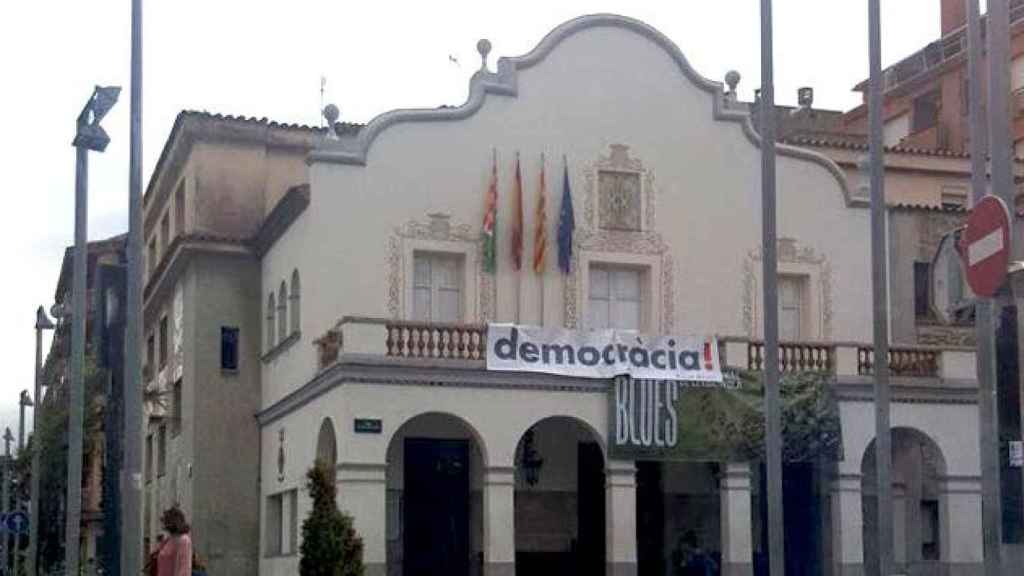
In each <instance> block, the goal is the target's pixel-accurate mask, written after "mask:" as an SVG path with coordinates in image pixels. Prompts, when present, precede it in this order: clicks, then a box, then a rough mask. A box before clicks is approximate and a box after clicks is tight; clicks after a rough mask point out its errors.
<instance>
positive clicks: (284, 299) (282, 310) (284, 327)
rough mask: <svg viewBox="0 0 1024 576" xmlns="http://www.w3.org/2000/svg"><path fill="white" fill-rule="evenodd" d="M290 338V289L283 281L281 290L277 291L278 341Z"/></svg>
mask: <svg viewBox="0 0 1024 576" xmlns="http://www.w3.org/2000/svg"><path fill="white" fill-rule="evenodd" d="M287 337H288V288H287V287H285V285H284V280H281V288H280V289H279V290H278V291H277V341H278V342H281V341H283V340H284V339H285V338H287Z"/></svg>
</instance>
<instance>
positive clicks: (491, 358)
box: [487, 324, 722, 382]
mask: <svg viewBox="0 0 1024 576" xmlns="http://www.w3.org/2000/svg"><path fill="white" fill-rule="evenodd" d="M487 369H488V370H501V371H510V372H544V373H548V374H561V375H564V376H578V377H582V378H613V377H615V376H618V375H621V374H629V375H630V376H632V377H633V378H648V379H652V380H688V381H696V382H721V381H722V370H721V364H720V363H719V359H718V341H717V340H716V339H715V338H714V337H713V336H655V337H651V336H645V335H643V334H640V333H638V332H635V331H631V330H597V331H579V330H565V329H563V328H540V327H536V326H517V325H514V324H490V325H488V326H487Z"/></svg>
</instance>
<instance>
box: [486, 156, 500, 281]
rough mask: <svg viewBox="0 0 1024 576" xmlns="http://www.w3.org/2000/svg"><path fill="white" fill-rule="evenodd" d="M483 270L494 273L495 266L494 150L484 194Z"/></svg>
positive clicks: (495, 176)
mask: <svg viewBox="0 0 1024 576" xmlns="http://www.w3.org/2000/svg"><path fill="white" fill-rule="evenodd" d="M483 228H484V229H483V240H484V271H485V272H487V273H489V274H494V271H495V269H496V268H497V266H496V264H497V262H496V258H495V256H496V254H497V244H496V242H495V239H496V238H497V229H498V154H497V152H495V154H494V159H493V160H492V161H491V184H490V186H488V187H487V194H486V195H485V196H484V227H483Z"/></svg>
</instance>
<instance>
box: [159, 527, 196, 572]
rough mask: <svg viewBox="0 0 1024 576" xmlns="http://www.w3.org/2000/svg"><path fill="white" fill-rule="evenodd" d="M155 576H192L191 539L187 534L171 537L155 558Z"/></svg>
mask: <svg viewBox="0 0 1024 576" xmlns="http://www.w3.org/2000/svg"><path fill="white" fill-rule="evenodd" d="M156 573H157V576H192V539H191V538H189V536H188V534H181V535H179V536H171V537H170V538H168V539H167V540H166V541H165V542H164V544H163V546H161V547H160V552H158V553H157V557H156Z"/></svg>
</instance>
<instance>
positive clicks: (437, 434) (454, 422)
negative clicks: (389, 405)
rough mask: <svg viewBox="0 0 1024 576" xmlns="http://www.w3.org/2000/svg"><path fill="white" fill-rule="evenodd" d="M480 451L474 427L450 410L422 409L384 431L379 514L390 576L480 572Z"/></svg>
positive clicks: (463, 575) (461, 575)
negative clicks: (383, 499)
mask: <svg viewBox="0 0 1024 576" xmlns="http://www.w3.org/2000/svg"><path fill="white" fill-rule="evenodd" d="M485 454H486V452H485V447H484V446H483V443H482V442H481V441H480V437H479V435H478V434H477V433H476V431H475V430H474V429H473V428H472V427H471V426H470V425H469V424H468V423H466V422H465V421H464V420H462V419H461V418H458V417H456V416H452V415H450V414H442V413H427V414H421V415H419V416H416V417H414V418H412V419H410V420H407V421H406V422H405V423H404V424H403V425H402V426H401V427H399V429H398V430H397V431H396V432H395V434H394V436H392V437H391V440H390V442H389V444H388V453H387V518H386V519H385V529H386V535H387V552H386V554H387V564H388V575H389V576H433V575H435V574H445V575H452V576H470V575H472V576H476V575H478V574H480V572H481V570H482V565H483V498H482V491H481V487H482V484H483V483H482V478H483V475H482V470H483V462H485V461H486V456H485Z"/></svg>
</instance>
